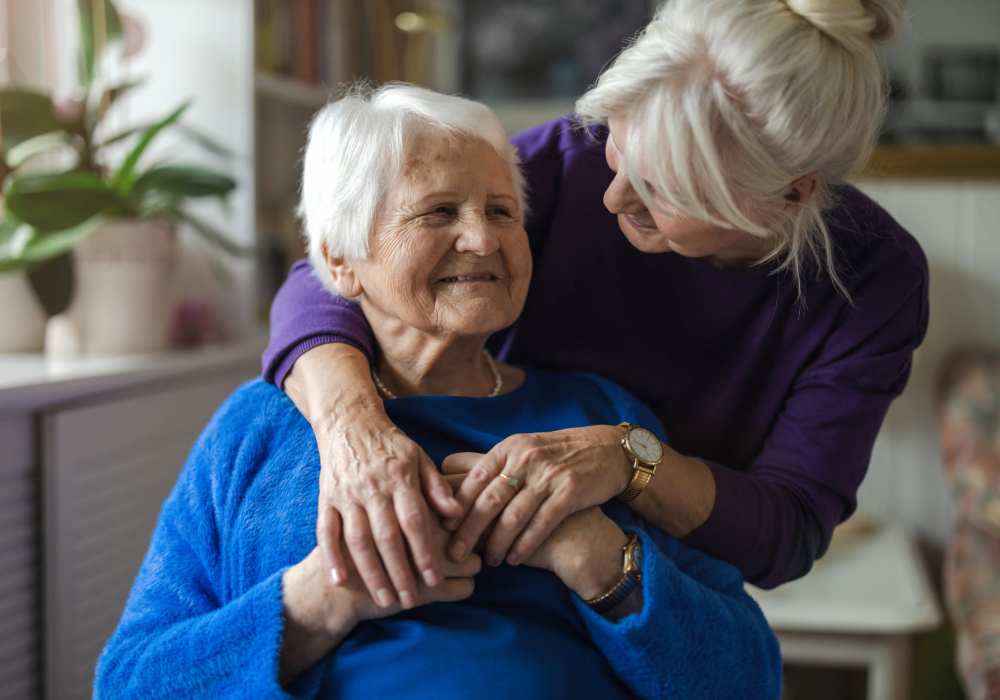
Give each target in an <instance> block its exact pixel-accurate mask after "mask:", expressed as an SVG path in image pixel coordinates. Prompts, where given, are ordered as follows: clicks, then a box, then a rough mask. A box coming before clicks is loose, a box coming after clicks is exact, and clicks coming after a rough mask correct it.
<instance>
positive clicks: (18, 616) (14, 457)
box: [0, 416, 41, 700]
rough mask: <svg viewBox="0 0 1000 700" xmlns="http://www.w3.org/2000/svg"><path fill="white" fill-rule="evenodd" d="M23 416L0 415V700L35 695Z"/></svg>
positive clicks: (26, 422)
mask: <svg viewBox="0 0 1000 700" xmlns="http://www.w3.org/2000/svg"><path fill="white" fill-rule="evenodd" d="M32 448H33V444H32V438H31V419H30V418H29V417H27V416H24V417H20V416H19V417H16V418H0V679H3V680H2V682H0V700H24V699H25V698H32V699H34V698H38V697H39V690H40V688H41V684H40V682H39V681H40V678H41V677H40V675H39V672H40V669H41V657H40V645H41V637H40V635H39V621H40V617H41V616H40V612H39V603H40V601H39V565H38V564H39V562H38V560H39V549H38V525H37V521H38V478H37V473H36V471H35V459H34V454H33V449H32Z"/></svg>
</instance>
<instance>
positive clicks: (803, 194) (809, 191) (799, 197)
mask: <svg viewBox="0 0 1000 700" xmlns="http://www.w3.org/2000/svg"><path fill="white" fill-rule="evenodd" d="M815 192H816V176H815V175H803V176H802V177H800V178H799V179H798V180H796V181H795V182H793V183H792V184H791V185H789V188H788V190H787V191H786V192H785V201H786V202H787V203H788V204H804V203H806V202H808V201H809V200H810V199H812V196H813V194H815Z"/></svg>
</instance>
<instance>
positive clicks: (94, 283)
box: [67, 220, 177, 355]
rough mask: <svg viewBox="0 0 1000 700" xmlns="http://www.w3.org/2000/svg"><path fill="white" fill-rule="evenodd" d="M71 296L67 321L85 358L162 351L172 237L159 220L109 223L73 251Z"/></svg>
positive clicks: (170, 301)
mask: <svg viewBox="0 0 1000 700" xmlns="http://www.w3.org/2000/svg"><path fill="white" fill-rule="evenodd" d="M74 254H75V256H76V292H75V294H74V297H73V304H72V307H71V309H70V311H69V312H68V314H67V315H68V317H69V319H70V321H71V322H72V324H73V326H74V327H75V330H76V332H77V334H78V338H77V344H78V347H79V349H80V350H81V351H82V352H84V353H88V354H102V355H104V354H120V353H136V352H156V351H158V350H164V349H165V348H166V347H167V343H168V338H169V330H170V318H171V312H172V310H173V305H174V304H173V301H174V300H173V298H172V291H173V285H172V280H173V275H174V267H175V263H176V259H177V237H176V235H175V233H174V228H173V226H172V225H171V224H170V223H168V222H165V221H158V220H153V221H138V220H136V221H114V222H109V223H107V224H104V225H102V226H101V227H100V228H99V229H98V230H96V231H95V232H94V233H93V234H91V235H90V236H88V237H87V238H86V239H85V240H84V241H83V242H81V243H80V244H79V245H78V246H77V247H76V249H75V251H74Z"/></svg>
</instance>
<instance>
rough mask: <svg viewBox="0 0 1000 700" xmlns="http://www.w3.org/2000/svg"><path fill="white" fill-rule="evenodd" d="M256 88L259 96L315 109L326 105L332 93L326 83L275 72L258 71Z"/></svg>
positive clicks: (255, 82) (255, 79)
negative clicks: (320, 83) (318, 83)
mask: <svg viewBox="0 0 1000 700" xmlns="http://www.w3.org/2000/svg"><path fill="white" fill-rule="evenodd" d="M254 89H255V90H256V92H257V95H258V97H266V98H268V99H271V100H274V101H276V102H283V103H285V104H290V105H294V106H297V107H304V108H307V109H313V110H316V109H319V108H320V107H322V106H323V105H325V104H326V103H327V102H328V101H329V99H330V95H331V93H330V90H329V89H328V88H327V87H326V86H324V85H316V84H313V83H307V82H305V81H302V80H298V79H296V78H292V77H289V76H285V75H277V74H274V73H257V74H256V75H255V77H254Z"/></svg>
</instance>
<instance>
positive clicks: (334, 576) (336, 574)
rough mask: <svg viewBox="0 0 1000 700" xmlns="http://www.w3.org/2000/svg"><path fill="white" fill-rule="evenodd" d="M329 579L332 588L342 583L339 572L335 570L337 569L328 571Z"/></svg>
mask: <svg viewBox="0 0 1000 700" xmlns="http://www.w3.org/2000/svg"><path fill="white" fill-rule="evenodd" d="M330 578H331V579H333V585H334V586H339V585H340V584H342V583H343V582H344V577H343V576H341V574H340V571H338V570H337V567H334V568H332V569H330Z"/></svg>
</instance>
